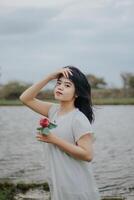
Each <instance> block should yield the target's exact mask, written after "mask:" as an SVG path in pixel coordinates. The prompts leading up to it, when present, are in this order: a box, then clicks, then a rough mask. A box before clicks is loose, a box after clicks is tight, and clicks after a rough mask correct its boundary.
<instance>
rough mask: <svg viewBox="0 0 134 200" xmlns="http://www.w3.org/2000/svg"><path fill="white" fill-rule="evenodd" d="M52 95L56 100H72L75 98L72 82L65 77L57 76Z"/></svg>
mask: <svg viewBox="0 0 134 200" xmlns="http://www.w3.org/2000/svg"><path fill="white" fill-rule="evenodd" d="M54 97H55V99H56V100H59V101H72V100H74V99H75V86H74V83H73V82H72V81H71V80H69V79H67V78H65V77H61V78H59V79H58V80H57V83H56V86H55V88H54Z"/></svg>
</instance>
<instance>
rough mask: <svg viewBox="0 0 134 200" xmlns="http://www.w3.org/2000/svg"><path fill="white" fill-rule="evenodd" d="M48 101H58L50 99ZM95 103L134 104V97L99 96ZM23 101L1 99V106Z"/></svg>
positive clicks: (94, 100)
mask: <svg viewBox="0 0 134 200" xmlns="http://www.w3.org/2000/svg"><path fill="white" fill-rule="evenodd" d="M47 101H50V102H56V101H55V100H52V99H49V100H47ZM93 104H94V105H134V98H99V99H93ZM21 105H23V104H22V102H21V101H20V100H19V99H18V100H5V99H0V106H21Z"/></svg>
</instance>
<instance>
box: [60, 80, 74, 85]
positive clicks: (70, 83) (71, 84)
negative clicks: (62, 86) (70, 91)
mask: <svg viewBox="0 0 134 200" xmlns="http://www.w3.org/2000/svg"><path fill="white" fill-rule="evenodd" d="M58 81H60V82H63V81H61V80H60V79H58V80H57V82H58ZM64 83H68V84H70V85H72V83H71V82H68V81H65V82H64Z"/></svg>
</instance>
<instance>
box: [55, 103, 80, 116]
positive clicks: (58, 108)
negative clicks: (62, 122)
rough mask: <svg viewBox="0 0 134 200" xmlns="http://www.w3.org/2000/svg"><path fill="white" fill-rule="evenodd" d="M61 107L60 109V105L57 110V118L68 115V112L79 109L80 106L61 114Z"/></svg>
mask: <svg viewBox="0 0 134 200" xmlns="http://www.w3.org/2000/svg"><path fill="white" fill-rule="evenodd" d="M59 109H60V106H59V107H58V109H57V112H56V116H57V118H60V117H64V116H66V115H68V114H70V113H72V112H74V111H76V110H78V108H76V107H75V108H74V109H72V110H70V111H68V112H66V113H64V114H62V115H59V114H58V112H59Z"/></svg>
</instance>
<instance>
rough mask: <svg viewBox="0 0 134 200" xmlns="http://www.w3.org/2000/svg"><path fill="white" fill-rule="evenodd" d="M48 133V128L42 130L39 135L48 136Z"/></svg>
mask: <svg viewBox="0 0 134 200" xmlns="http://www.w3.org/2000/svg"><path fill="white" fill-rule="evenodd" d="M49 133H50V131H49V128H47V127H46V128H43V130H42V131H41V134H45V135H48V134H49Z"/></svg>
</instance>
